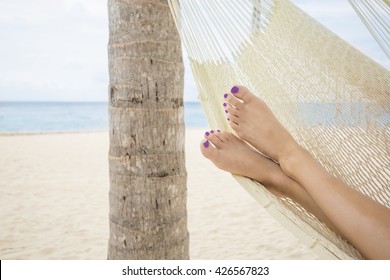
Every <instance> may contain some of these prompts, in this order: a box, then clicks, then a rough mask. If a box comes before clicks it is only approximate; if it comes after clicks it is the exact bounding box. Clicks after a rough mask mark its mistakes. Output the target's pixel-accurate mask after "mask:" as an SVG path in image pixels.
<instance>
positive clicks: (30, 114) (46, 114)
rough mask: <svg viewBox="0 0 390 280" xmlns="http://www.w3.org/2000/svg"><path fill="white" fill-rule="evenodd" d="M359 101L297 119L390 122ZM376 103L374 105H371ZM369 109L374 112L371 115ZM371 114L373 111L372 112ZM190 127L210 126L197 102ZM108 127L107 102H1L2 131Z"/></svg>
mask: <svg viewBox="0 0 390 280" xmlns="http://www.w3.org/2000/svg"><path fill="white" fill-rule="evenodd" d="M366 106H368V105H363V104H359V103H349V104H338V105H336V104H334V103H321V104H319V103H305V104H299V105H298V109H297V113H298V116H297V120H298V121H299V123H300V124H301V125H303V126H312V125H333V126H335V125H336V126H337V125H347V126H360V127H365V126H366V125H367V123H368V122H369V121H371V122H373V121H374V122H375V123H376V124H377V125H381V126H383V125H388V124H389V123H390V115H389V114H388V113H387V110H385V109H384V108H380V107H375V110H372V111H370V110H367V107H366ZM369 106H373V105H369ZM368 112H375V116H374V115H373V116H371V115H370V114H369V113H368ZM371 114H372V113H371ZM184 122H185V125H186V127H187V128H204V127H208V124H207V121H206V117H205V115H204V113H203V111H202V108H201V105H200V103H198V102H187V103H185V104H184ZM107 129H108V105H107V103H103V102H101V103H93V102H88V103H87V102H85V103H81V102H0V133H22V132H37V133H38V132H67V131H68V132H69V131H98V130H107Z"/></svg>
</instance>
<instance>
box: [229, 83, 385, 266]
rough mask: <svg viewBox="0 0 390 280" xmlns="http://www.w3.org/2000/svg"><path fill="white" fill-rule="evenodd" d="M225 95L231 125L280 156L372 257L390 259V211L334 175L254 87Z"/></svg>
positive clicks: (287, 170)
mask: <svg viewBox="0 0 390 280" xmlns="http://www.w3.org/2000/svg"><path fill="white" fill-rule="evenodd" d="M225 97H226V100H227V102H228V103H229V106H228V107H229V109H228V110H227V111H228V115H229V119H230V120H231V126H232V128H233V129H235V130H236V131H237V133H238V135H240V136H241V137H242V138H243V139H244V140H245V141H247V142H248V143H250V144H251V145H253V146H254V147H256V148H257V149H259V150H260V151H262V152H263V153H265V154H266V155H268V156H270V157H271V158H273V159H275V160H277V161H278V162H279V164H280V167H281V169H282V170H283V172H284V173H285V174H286V175H287V176H289V177H290V178H292V179H293V180H294V181H296V182H297V183H298V184H299V185H301V186H302V187H303V188H304V189H305V190H306V191H307V192H308V193H309V195H310V196H311V197H312V198H313V200H314V201H315V203H316V204H317V205H318V207H320V208H321V209H322V211H323V212H324V213H325V215H326V216H327V217H328V218H329V219H330V221H331V222H332V224H334V225H335V227H336V228H337V229H338V230H339V231H340V232H341V233H342V235H343V236H344V237H345V238H347V240H348V241H349V242H351V243H352V244H353V245H354V246H355V247H356V248H357V249H358V250H359V251H360V252H361V253H362V254H363V255H364V256H365V257H366V258H387V259H389V258H390V209H388V208H386V207H385V206H383V205H381V204H379V203H377V202H375V201H374V200H372V199H371V198H369V197H368V196H365V195H363V194H361V193H360V192H358V191H356V190H354V189H353V188H350V187H349V186H347V185H346V184H345V183H344V182H342V181H341V180H339V179H337V178H336V177H334V176H333V175H331V174H330V173H328V172H327V171H326V170H325V169H324V168H323V167H322V166H321V165H320V164H319V163H317V162H316V161H315V159H314V158H313V157H312V156H311V155H310V153H309V152H308V151H306V150H305V149H304V148H302V147H301V146H299V144H298V143H297V142H296V141H295V140H294V139H293V137H292V136H291V135H290V134H289V133H288V131H287V130H286V129H285V128H284V127H283V126H282V125H281V124H280V123H279V121H278V120H277V119H276V118H275V116H274V115H273V113H272V112H271V110H270V109H269V108H268V106H267V105H266V104H265V103H264V102H263V101H262V100H260V99H259V98H257V97H256V96H254V95H253V94H252V93H250V92H249V91H248V89H246V88H245V87H242V86H236V87H233V88H232V94H228V95H227V96H226V95H225Z"/></svg>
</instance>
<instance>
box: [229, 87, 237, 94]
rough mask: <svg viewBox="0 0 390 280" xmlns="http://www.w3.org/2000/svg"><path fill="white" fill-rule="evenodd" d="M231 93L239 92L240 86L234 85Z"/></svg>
mask: <svg viewBox="0 0 390 280" xmlns="http://www.w3.org/2000/svg"><path fill="white" fill-rule="evenodd" d="M230 92H231V93H237V92H238V86H234V87H232V89H231V90H230Z"/></svg>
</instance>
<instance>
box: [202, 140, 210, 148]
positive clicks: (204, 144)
mask: <svg viewBox="0 0 390 280" xmlns="http://www.w3.org/2000/svg"><path fill="white" fill-rule="evenodd" d="M209 144H210V143H209V140H207V141H206V142H204V143H203V146H204V147H205V148H208V147H209Z"/></svg>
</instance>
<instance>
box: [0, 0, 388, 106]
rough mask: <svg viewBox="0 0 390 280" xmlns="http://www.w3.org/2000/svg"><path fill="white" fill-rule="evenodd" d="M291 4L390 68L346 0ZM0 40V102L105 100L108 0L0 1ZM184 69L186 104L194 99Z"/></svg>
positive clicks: (188, 74) (298, 0)
mask: <svg viewBox="0 0 390 280" xmlns="http://www.w3.org/2000/svg"><path fill="white" fill-rule="evenodd" d="M237 1H238V0H237ZM293 2H295V3H296V4H298V5H299V6H300V7H301V8H302V9H304V10H305V11H306V12H308V13H309V14H310V15H312V16H313V17H314V18H316V19H317V20H319V21H320V22H321V23H323V24H324V25H326V26H327V27H328V28H330V29H331V30H332V31H334V32H335V33H337V34H338V35H340V36H341V37H342V38H344V39H345V40H346V41H348V42H349V43H350V44H352V45H354V46H355V47H356V48H358V49H359V50H361V51H362V52H363V53H366V54H367V55H368V56H370V57H371V58H373V59H374V60H376V61H377V62H379V63H381V64H382V65H384V66H385V67H387V68H388V69H390V61H389V59H388V58H387V57H386V56H385V55H384V53H383V51H382V50H381V49H380V48H379V47H378V45H377V44H376V42H375V41H374V39H373V38H372V37H371V35H370V33H369V32H368V31H367V29H366V28H365V26H364V25H363V24H362V23H361V21H360V19H359V18H358V16H357V15H356V14H355V12H354V11H353V9H352V8H351V7H350V5H349V3H348V1H347V0H328V1H318V0H294V1H293ZM0 38H1V40H0V101H106V100H107V87H108V66H107V42H108V19H107V0H34V1H31V0H13V1H2V2H0ZM185 66H186V76H185V94H184V95H185V101H196V100H197V99H196V96H197V93H196V88H195V83H194V81H193V79H192V75H191V71H190V69H189V67H188V62H187V61H185Z"/></svg>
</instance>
